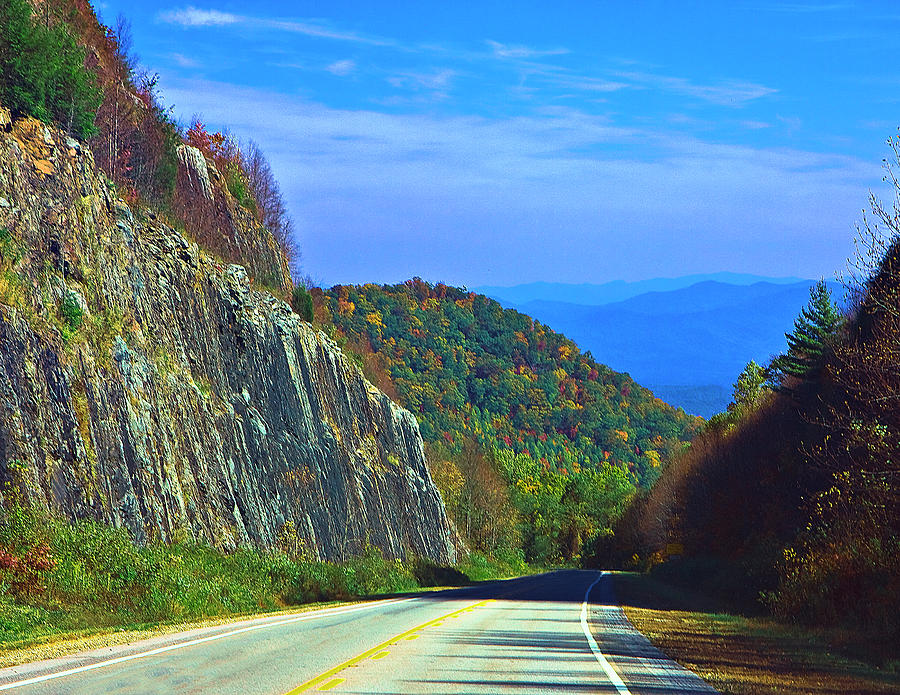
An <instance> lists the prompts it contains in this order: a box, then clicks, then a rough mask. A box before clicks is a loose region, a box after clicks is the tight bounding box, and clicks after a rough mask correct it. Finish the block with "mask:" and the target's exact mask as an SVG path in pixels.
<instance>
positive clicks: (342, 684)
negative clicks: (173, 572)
mask: <svg viewBox="0 0 900 695" xmlns="http://www.w3.org/2000/svg"><path fill="white" fill-rule="evenodd" d="M7 691H8V692H12V693H15V694H16V695H32V694H37V693H42V694H46V693H60V694H63V693H65V694H72V695H75V694H76V693H77V694H84V695H98V694H101V693H111V694H112V693H115V694H119V695H126V694H127V695H135V694H138V693H215V694H217V695H285V694H286V693H290V694H291V695H293V694H294V693H300V692H328V691H331V692H335V693H399V694H404V695H405V694H412V693H452V694H461V693H545V692H549V693H615V694H617V695H627V693H634V695H639V694H640V695H643V694H647V695H650V694H651V693H652V694H653V695H665V694H668V693H710V692H715V691H714V690H712V689H711V688H709V687H708V686H706V685H705V684H704V683H703V681H701V680H700V679H699V678H697V677H696V676H693V675H692V674H690V673H689V672H687V671H685V670H683V669H681V667H679V666H678V665H677V664H675V663H674V662H672V661H669V660H668V659H666V658H665V657H664V656H663V655H662V654H661V653H660V652H658V651H657V650H655V649H654V648H653V647H652V646H650V644H649V642H647V640H646V639H644V638H643V637H642V636H641V635H640V634H639V633H637V632H636V631H635V630H634V629H633V628H632V627H631V625H630V624H629V623H628V621H627V620H626V619H625V616H624V613H623V612H622V611H621V609H620V608H618V607H616V606H615V605H612V595H611V587H610V579H609V577H608V576H603V575H601V574H600V573H598V572H588V571H576V570H567V571H559V572H551V573H548V574H542V575H536V576H533V577H523V578H520V579H512V580H508V581H503V582H491V583H488V584H483V585H479V586H475V587H468V588H465V589H459V590H453V591H444V592H436V593H432V594H427V595H422V596H418V597H414V598H405V599H391V600H386V601H378V602H372V603H367V604H359V605H355V606H347V607H342V608H335V609H328V610H323V611H315V612H310V613H302V614H296V615H293V616H290V615H288V616H277V617H270V618H265V619H258V620H250V621H245V622H242V623H236V624H235V623H232V624H229V625H226V626H219V627H215V628H205V629H202V630H194V631H191V632H189V633H181V634H179V635H167V636H165V637H160V638H154V639H152V640H147V641H144V642H140V643H135V644H131V645H124V646H122V647H114V648H108V649H103V650H97V651H94V652H88V653H85V654H80V655H75V656H72V657H66V658H64V659H54V660H51V661H43V662H37V663H34V664H27V665H24V666H18V667H15V668H9V669H3V670H0V692H7Z"/></svg>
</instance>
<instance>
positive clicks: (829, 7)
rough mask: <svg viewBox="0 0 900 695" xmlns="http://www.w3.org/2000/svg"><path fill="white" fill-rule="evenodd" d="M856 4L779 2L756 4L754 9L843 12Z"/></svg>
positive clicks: (788, 11) (816, 12) (796, 11)
mask: <svg viewBox="0 0 900 695" xmlns="http://www.w3.org/2000/svg"><path fill="white" fill-rule="evenodd" d="M855 8H856V6H855V5H854V4H853V3H851V2H832V3H823V2H809V3H806V2H777V3H768V4H763V5H756V6H755V8H754V9H757V10H763V11H765V12H784V13H791V14H818V13H822V12H843V11H845V10H853V9H855Z"/></svg>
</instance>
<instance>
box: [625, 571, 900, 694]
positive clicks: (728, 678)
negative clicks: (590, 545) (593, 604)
mask: <svg viewBox="0 0 900 695" xmlns="http://www.w3.org/2000/svg"><path fill="white" fill-rule="evenodd" d="M614 586H615V592H616V600H617V601H618V602H619V604H620V605H621V606H623V610H624V613H625V615H626V616H627V617H628V620H629V621H630V622H631V623H632V624H633V625H634V626H635V627H636V628H637V629H638V630H640V632H641V633H643V634H644V635H645V636H646V637H647V638H649V640H650V641H651V642H652V643H653V645H655V646H656V647H658V648H659V649H660V650H662V651H663V652H664V653H666V654H667V655H669V656H670V657H671V658H673V659H675V660H676V661H678V662H679V663H680V664H682V665H683V666H685V667H686V668H688V669H690V670H691V671H693V672H694V673H697V674H699V675H700V676H702V677H703V678H704V680H706V681H707V682H708V683H710V684H711V685H713V686H714V687H716V688H717V689H718V690H720V691H721V692H723V693H735V694H738V695H750V694H753V695H755V694H757V693H776V692H777V693H779V694H781V695H785V694H787V695H807V694H815V693H823V694H824V693H837V692H841V693H858V694H859V695H876V694H881V693H900V664H894V665H893V667H886V668H877V667H875V666H873V665H871V664H867V663H865V662H864V661H862V660H860V659H858V658H852V657H850V656H848V655H847V654H846V653H841V651H846V650H836V649H835V648H834V646H833V645H834V642H833V641H830V640H829V638H835V637H840V636H838V635H834V634H831V635H829V634H828V633H823V632H815V631H812V630H803V629H799V628H797V627H795V626H789V625H784V624H781V623H778V622H776V621H774V620H771V619H768V618H761V617H748V616H744V615H739V614H735V613H729V612H727V611H726V610H725V606H724V605H722V604H721V603H720V602H717V601H715V600H713V599H710V598H709V597H707V596H704V595H701V594H696V593H692V592H690V591H688V590H685V589H684V588H681V587H677V586H673V585H671V584H667V583H664V582H662V581H660V580H658V579H655V578H652V577H649V576H646V575H640V574H635V573H625V572H623V573H614ZM844 637H846V636H844Z"/></svg>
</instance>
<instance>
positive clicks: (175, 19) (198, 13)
mask: <svg viewBox="0 0 900 695" xmlns="http://www.w3.org/2000/svg"><path fill="white" fill-rule="evenodd" d="M158 18H159V20H160V21H163V22H166V23H168V24H180V25H181V26H184V27H211V26H225V25H228V24H238V23H239V22H240V21H241V17H240V16H239V15H236V14H231V13H230V12H220V11H219V10H200V9H197V8H196V7H194V6H189V7H186V8H184V9H183V10H169V11H167V12H160V13H159V15H158Z"/></svg>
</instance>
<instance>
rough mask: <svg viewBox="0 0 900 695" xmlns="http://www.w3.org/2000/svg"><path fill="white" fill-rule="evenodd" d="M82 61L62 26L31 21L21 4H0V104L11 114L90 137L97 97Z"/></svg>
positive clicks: (9, 1)
mask: <svg viewBox="0 0 900 695" xmlns="http://www.w3.org/2000/svg"><path fill="white" fill-rule="evenodd" d="M84 57H85V54H84V50H83V49H81V48H79V47H78V45H77V44H76V43H75V40H74V39H73V38H72V35H71V34H70V33H69V31H68V29H67V27H66V26H65V24H63V23H58V24H55V25H53V26H49V27H48V26H44V25H43V24H40V23H35V22H33V21H32V18H31V5H30V4H29V3H28V1H27V0H6V1H5V2H3V3H0V100H2V102H3V104H4V105H5V106H6V107H8V108H9V109H10V110H11V111H12V112H13V113H14V114H17V115H29V116H34V117H35V118H39V119H40V120H42V121H45V122H50V121H55V122H56V123H58V124H59V125H61V126H62V127H64V128H65V129H66V130H68V131H69V132H70V133H72V134H74V135H76V136H78V137H80V138H88V137H91V136H92V135H94V134H96V132H97V129H96V127H95V126H94V116H95V114H96V112H97V107H98V106H99V105H100V99H101V93H100V89H99V88H98V87H97V86H96V82H95V78H94V75H92V74H91V72H90V71H88V70H87V69H86V68H85V67H84Z"/></svg>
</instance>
